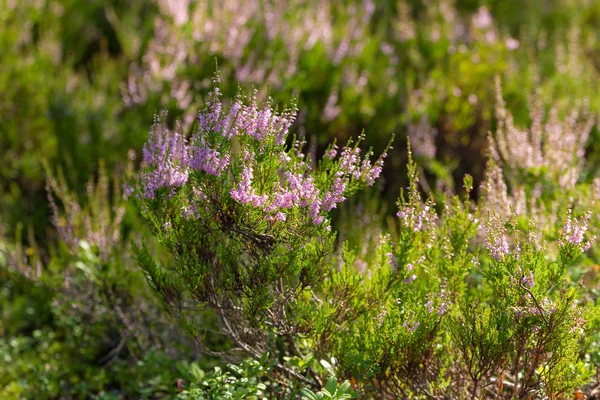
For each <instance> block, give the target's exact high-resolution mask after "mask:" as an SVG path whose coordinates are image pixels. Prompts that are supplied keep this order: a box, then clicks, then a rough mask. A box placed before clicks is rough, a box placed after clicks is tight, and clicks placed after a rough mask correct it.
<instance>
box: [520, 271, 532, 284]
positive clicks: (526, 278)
mask: <svg viewBox="0 0 600 400" xmlns="http://www.w3.org/2000/svg"><path fill="white" fill-rule="evenodd" d="M521 284H522V285H524V286H527V287H528V288H532V287H533V286H534V285H535V280H534V278H533V271H529V275H525V276H523V278H521Z"/></svg>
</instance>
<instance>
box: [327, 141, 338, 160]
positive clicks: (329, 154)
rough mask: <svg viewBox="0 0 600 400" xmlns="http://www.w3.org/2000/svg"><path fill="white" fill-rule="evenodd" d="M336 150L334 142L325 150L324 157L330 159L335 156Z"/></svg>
mask: <svg viewBox="0 0 600 400" xmlns="http://www.w3.org/2000/svg"><path fill="white" fill-rule="evenodd" d="M337 151H338V146H337V144H334V145H333V146H331V148H330V149H329V150H327V151H326V152H325V157H326V158H329V159H330V160H332V159H334V158H335V156H337Z"/></svg>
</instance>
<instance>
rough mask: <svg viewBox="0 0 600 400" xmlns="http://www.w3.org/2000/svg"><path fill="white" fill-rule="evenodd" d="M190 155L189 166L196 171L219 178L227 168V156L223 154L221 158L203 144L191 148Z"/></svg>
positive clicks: (215, 151)
mask: <svg viewBox="0 0 600 400" xmlns="http://www.w3.org/2000/svg"><path fill="white" fill-rule="evenodd" d="M191 153H192V157H191V159H190V161H189V166H190V168H192V169H195V170H197V171H204V172H206V173H207V174H210V175H214V176H219V175H221V173H222V172H223V171H224V170H225V169H226V168H227V167H228V166H229V159H230V156H229V154H224V155H223V156H222V157H221V154H220V153H219V152H218V151H217V150H215V149H212V148H210V147H208V146H205V145H203V144H201V145H199V146H194V147H192V149H191Z"/></svg>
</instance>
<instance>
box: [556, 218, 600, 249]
mask: <svg viewBox="0 0 600 400" xmlns="http://www.w3.org/2000/svg"><path fill="white" fill-rule="evenodd" d="M591 217H592V213H591V212H590V211H587V212H586V213H585V214H584V215H583V217H581V218H580V219H576V218H573V216H572V211H571V210H569V211H568V213H567V217H566V218H565V225H564V226H563V229H562V232H561V237H560V242H559V246H561V247H564V246H566V245H567V244H570V245H573V246H575V247H576V248H578V249H579V250H581V251H587V250H588V249H589V248H590V246H591V245H592V243H593V242H594V240H595V239H596V237H595V236H594V237H593V238H592V239H590V240H585V238H584V235H585V232H586V231H587V229H588V224H589V222H590V219H591Z"/></svg>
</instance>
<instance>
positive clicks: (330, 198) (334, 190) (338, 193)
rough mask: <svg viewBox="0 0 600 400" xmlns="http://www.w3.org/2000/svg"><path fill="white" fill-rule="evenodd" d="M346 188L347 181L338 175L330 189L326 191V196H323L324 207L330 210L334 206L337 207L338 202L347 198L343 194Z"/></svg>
mask: <svg viewBox="0 0 600 400" xmlns="http://www.w3.org/2000/svg"><path fill="white" fill-rule="evenodd" d="M345 189H346V182H345V181H344V180H342V179H341V178H340V177H336V178H335V180H334V181H333V184H332V185H331V189H330V191H328V192H327V193H325V196H324V197H323V209H324V210H325V211H329V210H331V209H332V208H335V207H336V206H337V204H338V203H341V202H342V201H344V200H346V198H345V197H344V196H343V194H344V190H345Z"/></svg>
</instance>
